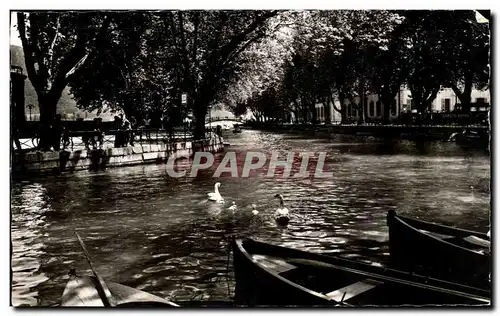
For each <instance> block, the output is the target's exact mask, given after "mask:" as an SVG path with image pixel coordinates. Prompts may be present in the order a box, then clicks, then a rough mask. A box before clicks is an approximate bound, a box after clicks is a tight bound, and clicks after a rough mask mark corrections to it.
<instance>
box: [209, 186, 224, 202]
mask: <svg viewBox="0 0 500 316" xmlns="http://www.w3.org/2000/svg"><path fill="white" fill-rule="evenodd" d="M219 187H220V182H217V183H216V184H215V186H214V191H215V192H210V193H207V195H208V200H210V201H214V202H217V203H224V199H223V198H222V196H221V195H220V193H219Z"/></svg>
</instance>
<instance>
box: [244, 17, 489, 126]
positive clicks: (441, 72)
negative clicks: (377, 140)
mask: <svg viewBox="0 0 500 316" xmlns="http://www.w3.org/2000/svg"><path fill="white" fill-rule="evenodd" d="M475 15H476V12H474V11H470V10H469V11H396V12H388V11H347V12H345V11H340V12H338V11H320V12H310V17H309V21H310V22H309V24H308V27H309V28H312V30H311V29H308V28H307V27H300V28H299V32H297V33H296V38H295V40H294V42H293V45H294V50H293V51H294V54H293V56H292V59H291V61H290V62H287V63H286V65H285V75H284V76H283V77H282V80H281V82H279V84H277V85H275V86H272V87H269V89H268V90H267V91H266V92H265V93H261V94H256V95H254V96H253V97H252V98H251V99H249V100H247V101H246V102H245V103H244V104H240V105H239V106H238V107H237V109H238V110H240V111H241V110H243V109H244V108H246V107H250V108H252V109H253V111H254V112H256V113H263V114H264V115H265V116H270V117H280V116H279V115H280V113H284V112H294V114H295V117H296V118H302V119H307V118H308V117H309V119H312V121H316V117H315V115H316V111H315V109H314V106H315V104H316V103H318V102H322V103H323V104H328V103H329V102H331V103H334V102H333V101H334V100H339V101H340V100H349V101H347V102H346V103H347V104H350V105H351V106H352V107H353V108H354V109H356V110H357V111H358V113H359V114H360V115H359V119H360V121H361V122H363V121H364V118H365V112H366V109H367V102H366V96H367V95H368V94H376V95H378V96H379V100H380V101H381V103H382V104H383V115H382V117H383V119H384V121H388V120H389V118H390V110H391V106H392V105H393V103H394V102H396V101H395V97H396V95H397V93H398V91H399V89H400V87H401V86H403V85H406V86H407V87H408V88H409V89H410V91H411V95H412V99H413V105H414V106H415V107H416V108H417V110H418V111H419V112H422V113H423V112H426V111H428V110H429V109H430V105H431V103H432V101H433V100H434V99H435V98H436V95H437V93H438V92H439V90H440V89H441V88H443V87H450V88H452V89H453V91H454V92H455V94H456V95H457V97H458V99H459V100H460V103H461V106H462V110H463V111H464V112H468V111H470V104H471V92H472V89H473V87H476V88H478V89H483V88H486V87H488V85H489V78H490V68H489V61H490V56H489V51H490V43H489V25H488V24H487V23H484V24H483V23H478V22H477V20H476V16H475ZM346 20H349V21H355V22H353V23H346V22H345V21H346ZM339 25H344V26H349V28H347V27H344V28H343V29H340V32H339V28H338V26H339ZM342 31H343V32H345V33H342ZM307 34H308V35H309V36H306V35H307ZM269 95H272V96H273V98H272V100H278V101H279V102H278V103H273V102H269V97H268V96H269ZM360 96H362V97H360ZM355 97H357V98H356V99H355ZM346 103H344V102H340V106H337V105H334V109H335V110H336V111H338V112H339V113H340V114H341V116H342V120H345V119H346V114H347V109H346V107H347V104H346ZM308 113H310V114H312V117H310V116H309V115H308ZM325 114H326V116H327V117H326V120H327V121H329V117H328V116H329V111H326V112H325Z"/></svg>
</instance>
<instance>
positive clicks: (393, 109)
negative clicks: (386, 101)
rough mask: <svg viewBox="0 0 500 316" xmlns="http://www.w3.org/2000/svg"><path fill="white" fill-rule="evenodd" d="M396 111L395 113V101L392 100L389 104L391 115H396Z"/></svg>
mask: <svg viewBox="0 0 500 316" xmlns="http://www.w3.org/2000/svg"><path fill="white" fill-rule="evenodd" d="M396 111H397V108H396V99H392V102H391V113H392V115H396Z"/></svg>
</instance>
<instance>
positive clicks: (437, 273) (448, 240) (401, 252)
mask: <svg viewBox="0 0 500 316" xmlns="http://www.w3.org/2000/svg"><path fill="white" fill-rule="evenodd" d="M387 225H388V226H389V247H390V253H391V264H392V265H393V266H394V267H397V268H400V269H409V270H411V271H414V272H418V273H420V274H426V275H432V276H434V277H437V278H441V279H446V280H450V281H453V282H459V283H464V284H468V285H471V286H475V287H481V288H484V289H490V288H491V284H490V281H489V279H490V277H489V276H490V273H491V268H490V267H491V255H490V240H489V237H488V236H487V235H486V234H483V233H479V232H474V231H469V230H464V229H458V228H453V227H448V226H443V225H438V224H434V223H429V222H425V221H421V220H417V219H413V218H408V217H403V216H399V215H397V214H396V212H394V211H390V212H389V213H388V215H387Z"/></svg>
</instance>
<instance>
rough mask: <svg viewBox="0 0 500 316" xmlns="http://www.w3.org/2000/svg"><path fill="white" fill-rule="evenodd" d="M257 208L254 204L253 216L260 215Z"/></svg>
mask: <svg viewBox="0 0 500 316" xmlns="http://www.w3.org/2000/svg"><path fill="white" fill-rule="evenodd" d="M256 208H257V206H256V205H255V204H252V214H253V215H257V214H259V211H257V209H256Z"/></svg>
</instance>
